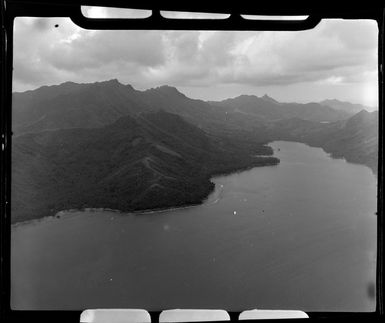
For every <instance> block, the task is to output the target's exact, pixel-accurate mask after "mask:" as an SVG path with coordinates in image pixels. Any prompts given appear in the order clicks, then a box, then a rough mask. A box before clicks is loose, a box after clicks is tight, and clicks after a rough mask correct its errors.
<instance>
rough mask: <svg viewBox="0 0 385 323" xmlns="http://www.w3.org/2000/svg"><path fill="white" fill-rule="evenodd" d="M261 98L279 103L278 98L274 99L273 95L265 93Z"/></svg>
mask: <svg viewBox="0 0 385 323" xmlns="http://www.w3.org/2000/svg"><path fill="white" fill-rule="evenodd" d="M261 99H263V100H265V101H268V102H273V103H279V102H278V101H277V100H275V99H273V98H272V97H271V96H268V95H267V94H265V95H264V96H263V97H262V98H261Z"/></svg>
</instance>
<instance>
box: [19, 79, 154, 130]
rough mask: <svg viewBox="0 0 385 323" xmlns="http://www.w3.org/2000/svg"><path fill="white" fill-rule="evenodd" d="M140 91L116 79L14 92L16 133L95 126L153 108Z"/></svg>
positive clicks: (69, 83) (68, 83)
mask: <svg viewBox="0 0 385 323" xmlns="http://www.w3.org/2000/svg"><path fill="white" fill-rule="evenodd" d="M139 93H140V92H138V91H136V90H134V89H133V88H132V87H131V86H125V85H123V84H120V83H119V82H118V81H117V80H110V81H106V82H96V83H90V84H76V83H71V82H67V83H63V84H61V85H57V86H49V87H42V88H39V89H37V90H35V91H28V92H24V93H14V94H13V131H14V133H16V134H20V133H26V132H38V131H42V130H50V129H66V128H78V127H81V128H94V127H101V126H104V125H106V124H109V123H112V122H114V121H116V120H117V119H118V118H120V117H122V116H126V115H135V114H137V113H139V112H146V111H150V110H152V109H151V108H149V107H147V106H146V105H145V104H144V103H143V102H142V100H141V99H140V98H139Z"/></svg>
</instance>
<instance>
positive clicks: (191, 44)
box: [13, 9, 378, 106]
mask: <svg viewBox="0 0 385 323" xmlns="http://www.w3.org/2000/svg"><path fill="white" fill-rule="evenodd" d="M88 13H89V14H92V10H91V11H89V12H88ZM93 13H94V14H95V13H99V14H100V13H101V9H98V11H97V12H96V11H95V12H93ZM104 14H107V15H108V13H106V12H104ZM55 25H58V26H57V27H55ZM377 32H378V29H377V25H376V23H375V22H373V21H369V20H361V21H347V20H326V21H322V22H321V23H320V24H319V25H318V26H317V27H316V28H315V29H313V30H310V31H301V32H282V31H280V32H270V31H263V32H206V31H185V32H183V31H87V30H83V29H81V28H79V27H77V26H76V25H75V24H73V23H72V22H71V21H70V20H69V19H64V18H49V19H47V18H17V19H16V22H15V43H14V84H13V85H14V91H25V90H30V89H35V88H37V87H39V86H42V85H51V84H59V83H62V82H66V81H73V82H82V83H84V82H95V81H102V80H108V79H112V78H117V79H118V80H119V81H120V82H121V83H123V84H131V85H132V86H134V87H135V88H136V89H140V90H142V89H147V88H150V87H156V86H159V85H164V84H168V85H172V86H176V87H177V88H178V89H179V90H180V91H181V92H183V93H185V94H186V95H187V96H189V97H192V98H199V99H204V100H220V99H224V98H228V97H234V96H237V95H240V94H255V95H258V96H261V95H263V94H265V93H267V94H269V95H270V96H272V97H274V98H275V99H277V100H279V101H282V102H290V101H296V102H310V101H320V100H324V99H327V98H337V99H340V100H345V101H350V102H354V103H362V104H365V105H368V106H377V105H378V103H377V101H378V100H377V96H378V92H377Z"/></svg>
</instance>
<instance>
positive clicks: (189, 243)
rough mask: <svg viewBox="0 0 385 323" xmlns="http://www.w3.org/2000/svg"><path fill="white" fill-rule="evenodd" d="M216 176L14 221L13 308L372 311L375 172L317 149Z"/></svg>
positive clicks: (278, 149) (279, 148)
mask: <svg viewBox="0 0 385 323" xmlns="http://www.w3.org/2000/svg"><path fill="white" fill-rule="evenodd" d="M270 145H271V146H272V147H273V149H274V155H275V156H276V157H278V158H279V159H280V160H281V162H280V164H279V165H277V166H268V167H257V168H253V169H251V170H247V171H242V172H239V173H234V174H231V175H228V176H222V177H217V178H214V179H213V181H214V182H215V184H216V189H215V192H213V193H212V194H211V195H210V196H209V198H208V199H207V201H206V202H205V203H204V204H202V205H199V206H194V207H188V208H182V209H175V210H167V211H162V212H152V213H147V214H124V213H118V212H113V211H71V212H61V215H60V217H50V218H44V219H40V220H35V221H31V222H27V223H20V224H16V225H14V226H13V227H12V239H11V241H12V244H11V248H12V250H11V258H12V261H11V306H12V308H13V309H64V310H69V309H72V310H75V309H76V310H79V309H86V308H144V309H148V310H162V309H169V308H222V309H226V310H233V311H241V310H244V309H251V308H258V309H298V310H305V311H374V309H375V295H374V293H375V277H376V275H375V270H376V220H377V219H376V215H375V212H376V200H377V198H376V190H377V179H376V176H375V175H374V174H373V173H372V171H371V170H370V169H369V168H368V167H366V166H363V165H356V164H351V163H347V162H346V161H344V160H341V159H332V158H331V157H329V155H328V154H326V153H325V152H324V151H323V150H322V149H320V148H312V147H309V146H307V145H305V144H301V143H294V142H281V141H279V142H273V143H271V144H270Z"/></svg>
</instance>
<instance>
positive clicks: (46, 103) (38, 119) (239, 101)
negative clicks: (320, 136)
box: [13, 80, 350, 141]
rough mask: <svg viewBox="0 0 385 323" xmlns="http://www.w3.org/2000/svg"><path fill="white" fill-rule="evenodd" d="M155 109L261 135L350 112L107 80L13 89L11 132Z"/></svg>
mask: <svg viewBox="0 0 385 323" xmlns="http://www.w3.org/2000/svg"><path fill="white" fill-rule="evenodd" d="M159 109H162V110H164V111H167V112H170V113H174V114H177V115H180V116H182V117H183V118H184V119H185V120H186V121H188V122H190V123H192V124H194V125H196V126H198V127H199V128H202V129H205V130H207V131H210V132H213V133H218V134H226V133H231V134H232V133H233V132H242V135H246V133H247V132H255V134H256V135H262V134H263V133H264V131H265V126H266V122H270V121H276V120H281V119H287V118H293V117H299V118H302V119H306V120H312V121H336V120H342V119H346V118H347V117H349V116H350V115H349V114H347V113H346V112H341V111H336V110H334V109H332V108H330V107H326V106H322V105H320V104H317V103H309V104H297V103H290V104H286V103H285V104H284V103H279V102H277V101H276V100H274V99H272V98H270V97H268V96H267V95H265V96H264V97H262V98H258V97H256V96H253V95H242V96H239V97H237V98H234V99H227V100H224V101H221V102H205V101H202V100H195V99H190V98H188V97H187V96H185V95H184V94H182V93H180V92H179V91H178V90H177V89H176V88H173V87H170V86H161V87H158V88H155V89H150V90H146V91H137V90H135V89H133V88H132V87H131V86H130V85H123V84H121V83H119V82H118V81H117V80H110V81H106V82H96V83H90V84H76V83H71V82H67V83H63V84H61V85H57V86H49V87H42V88H39V89H37V90H34V91H28V92H24V93H14V95H13V131H14V133H15V134H16V135H19V134H22V133H28V132H38V131H42V130H49V129H68V128H78V127H81V128H95V127H103V126H104V125H107V124H109V123H112V122H114V121H116V120H117V119H118V118H120V117H122V116H133V117H135V116H136V115H138V114H140V113H143V112H149V111H157V110H159ZM262 141H263V140H262Z"/></svg>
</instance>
